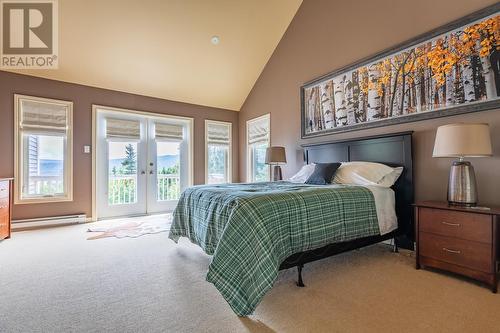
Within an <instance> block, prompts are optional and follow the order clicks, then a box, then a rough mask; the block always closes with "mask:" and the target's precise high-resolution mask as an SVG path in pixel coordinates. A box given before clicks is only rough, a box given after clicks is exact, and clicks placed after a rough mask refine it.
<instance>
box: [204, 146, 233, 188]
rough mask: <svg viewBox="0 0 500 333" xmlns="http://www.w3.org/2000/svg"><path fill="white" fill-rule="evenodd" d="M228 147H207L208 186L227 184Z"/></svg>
mask: <svg viewBox="0 0 500 333" xmlns="http://www.w3.org/2000/svg"><path fill="white" fill-rule="evenodd" d="M228 156H229V146H223V145H208V156H207V160H208V184H220V183H227V182H228V179H227V175H228V167H229V166H228V165H229V163H228Z"/></svg>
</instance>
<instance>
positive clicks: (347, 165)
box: [333, 162, 394, 185]
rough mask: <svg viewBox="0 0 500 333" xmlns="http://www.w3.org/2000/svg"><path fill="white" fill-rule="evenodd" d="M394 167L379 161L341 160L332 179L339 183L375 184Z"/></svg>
mask: <svg viewBox="0 0 500 333" xmlns="http://www.w3.org/2000/svg"><path fill="white" fill-rule="evenodd" d="M393 170H394V169H393V168H391V167H390V166H387V165H385V164H381V163H373V162H343V163H342V165H341V166H340V168H338V169H337V172H336V173H335V177H334V178H333V181H334V182H335V183H339V184H355V185H377V184H378V183H379V182H380V181H382V178H384V177H385V176H387V175H388V174H390V173H391V172H392V171H393Z"/></svg>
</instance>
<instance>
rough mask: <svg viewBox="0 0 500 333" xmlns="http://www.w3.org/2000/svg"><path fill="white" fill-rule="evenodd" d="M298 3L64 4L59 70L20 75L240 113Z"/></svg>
mask: <svg viewBox="0 0 500 333" xmlns="http://www.w3.org/2000/svg"><path fill="white" fill-rule="evenodd" d="M301 2H302V0H164V1H161V0H143V1H138V0H60V1H59V69H57V70H22V71H21V70H19V71H16V72H18V73H24V74H29V75H35V76H39V77H45V78H50V79H56V80H61V81H66V82H73V83H80V84H85V85H90V86H94V87H101V88H107V89H113V90H119V91H125V92H130V93H135V94H141V95H146V96H153V97H159V98H165V99H170V100H175V101H182V102H188V103H194V104H200V105H207V106H213V107H220V108H225V109H230V110H239V109H240V107H241V105H242V104H243V102H244V101H245V98H246V97H247V95H248V94H249V92H250V90H251V89H252V87H253V85H254V83H255V81H256V80H257V78H258V76H259V75H260V73H261V71H262V69H263V68H264V66H265V64H266V62H267V61H268V59H269V58H270V56H271V54H272V52H273V51H274V49H275V47H276V45H277V44H278V42H279V40H280V39H281V37H282V36H283V34H284V32H285V30H286V28H287V27H288V25H289V23H290V21H291V20H292V18H293V16H294V15H295V13H296V11H297V9H298V7H299V6H300V4H301ZM214 35H217V36H220V43H219V44H218V45H213V44H212V43H211V38H212V36H214Z"/></svg>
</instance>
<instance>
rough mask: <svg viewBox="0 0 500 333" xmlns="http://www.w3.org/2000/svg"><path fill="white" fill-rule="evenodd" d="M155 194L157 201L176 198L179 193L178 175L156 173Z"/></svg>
mask: <svg viewBox="0 0 500 333" xmlns="http://www.w3.org/2000/svg"><path fill="white" fill-rule="evenodd" d="M157 179H158V180H157V186H156V188H157V194H156V198H157V199H158V201H165V200H177V199H179V195H180V178H179V175H173V174H166V175H165V174H158V175H157Z"/></svg>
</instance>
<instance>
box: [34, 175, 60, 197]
mask: <svg viewBox="0 0 500 333" xmlns="http://www.w3.org/2000/svg"><path fill="white" fill-rule="evenodd" d="M28 186H29V190H28V192H29V194H30V195H52V194H57V193H63V192H64V182H63V177H62V176H29V181H28Z"/></svg>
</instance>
